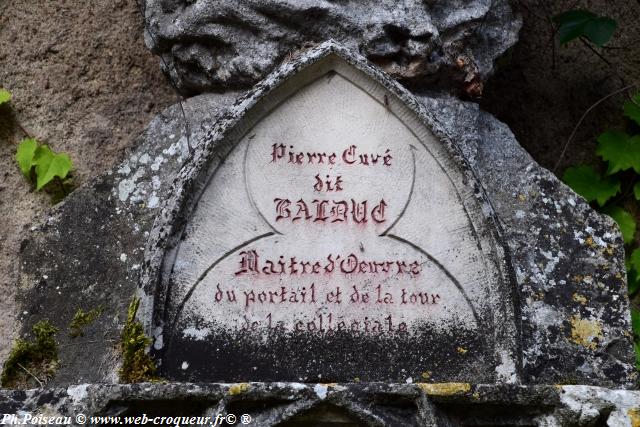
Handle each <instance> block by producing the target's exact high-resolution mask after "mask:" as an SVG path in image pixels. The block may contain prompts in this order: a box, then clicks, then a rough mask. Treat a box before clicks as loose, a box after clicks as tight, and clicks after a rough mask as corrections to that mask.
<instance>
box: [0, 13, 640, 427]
mask: <svg viewBox="0 0 640 427" xmlns="http://www.w3.org/2000/svg"><path fill="white" fill-rule="evenodd" d="M146 6H147V9H146V17H147V23H146V24H147V30H148V31H147V34H146V35H147V37H148V39H147V41H148V44H149V45H150V47H151V48H152V49H153V50H154V51H156V52H157V53H159V54H160V55H161V56H162V58H163V68H164V69H165V71H166V72H167V73H168V75H170V76H171V78H172V80H173V81H175V82H176V84H177V86H178V89H179V90H180V91H182V92H183V93H185V94H193V93H200V92H202V91H206V90H216V91H221V92H223V93H204V94H201V95H198V96H193V97H192V98H189V99H187V100H186V101H185V102H184V103H182V104H180V105H175V106H173V107H170V108H169V109H167V110H166V111H165V112H163V113H162V114H161V115H159V116H158V117H157V118H156V119H154V120H153V121H152V122H151V123H150V124H149V126H148V128H147V130H146V131H145V133H144V134H143V135H141V137H140V138H139V140H138V141H137V144H136V147H135V148H134V149H132V151H131V152H130V153H129V154H128V155H127V157H126V159H125V160H124V161H123V162H122V163H121V164H119V165H117V166H116V167H114V168H113V169H112V170H111V171H109V172H108V173H107V174H105V175H103V176H100V177H97V178H96V179H95V180H94V181H92V182H91V183H89V184H88V185H86V186H84V187H82V188H80V189H78V190H77V191H75V192H74V193H73V194H71V195H70V196H69V197H68V198H67V199H66V200H65V201H64V202H63V203H62V204H61V205H59V206H58V207H57V208H55V209H54V210H53V211H52V212H51V213H50V214H49V215H48V216H47V217H46V218H45V219H44V220H43V221H42V222H41V223H39V224H36V225H34V227H32V229H31V230H29V232H28V234H27V235H26V236H25V239H24V242H23V244H22V246H21V266H20V267H21V278H20V286H21V294H22V300H21V302H22V316H21V319H20V320H21V321H22V324H23V331H24V332H25V333H27V332H28V331H29V330H30V328H31V326H32V325H33V324H35V323H36V322H37V321H39V320H42V319H45V320H49V321H50V322H52V324H53V325H55V326H56V327H57V328H58V329H59V331H60V332H59V333H58V334H57V335H56V336H55V339H56V340H57V342H58V344H59V345H58V354H59V359H60V366H59V368H58V371H57V373H56V375H55V376H53V378H51V380H50V381H49V383H48V384H47V387H46V388H43V389H32V390H27V391H13V390H0V413H3V414H4V413H10V414H11V413H33V414H36V413H47V414H57V415H60V416H69V417H75V416H76V415H77V414H78V413H83V414H89V415H96V416H141V415H143V414H144V416H147V417H152V416H175V417H179V416H202V417H210V420H211V419H214V418H215V417H220V416H223V417H225V419H226V422H227V424H234V423H236V422H237V421H238V419H239V416H240V414H243V415H247V416H249V417H250V419H251V420H252V422H253V425H259V426H276V425H285V426H286V425H294V426H295V425H314V424H313V423H324V424H322V425H336V426H339V425H376V426H382V425H391V426H396V425H397V426H407V425H415V426H424V425H438V426H439V425H442V426H463V425H541V426H574V425H579V426H582V425H584V426H587V425H588V426H593V425H610V426H614V425H615V426H618V425H638V422H639V421H638V419H639V418H640V392H639V391H637V390H633V389H634V388H637V384H638V382H637V381H638V378H637V372H636V371H635V368H634V354H633V346H632V335H631V332H630V331H631V328H630V316H629V301H628V298H627V296H626V283H625V268H624V247H623V243H622V239H621V236H620V233H619V231H618V229H617V227H616V226H615V224H614V223H613V221H612V220H610V219H609V218H608V217H605V216H602V215H600V214H598V213H596V212H595V211H593V210H592V209H591V208H590V207H589V205H588V204H587V203H586V202H585V201H584V200H583V199H582V198H580V197H579V196H577V195H576V194H575V193H573V192H572V191H571V190H570V189H569V188H568V187H566V186H565V185H564V184H562V183H561V182H560V181H559V180H558V179H557V178H556V177H555V176H553V174H551V173H550V172H548V171H546V170H544V169H543V168H541V167H540V166H539V165H537V164H536V163H535V162H534V161H533V159H531V157H530V156H529V155H528V154H527V153H526V152H525V151H524V150H523V149H522V148H521V147H520V146H519V145H518V143H517V141H515V139H514V137H513V135H512V134H511V132H510V131H509V129H508V128H507V127H506V126H505V125H504V124H502V123H500V122H498V121H497V120H496V119H495V118H493V117H492V116H491V115H489V114H487V113H484V112H482V111H481V110H480V109H479V107H478V106H477V104H474V103H471V102H464V101H461V100H460V99H458V98H457V97H455V96H453V95H455V94H460V93H463V94H466V96H471V97H473V96H477V95H478V94H479V93H480V92H481V89H482V84H483V82H484V81H485V79H486V78H487V77H488V75H489V74H490V73H491V70H492V67H493V62H494V60H495V59H496V58H497V57H498V56H500V55H501V54H502V53H503V52H504V51H505V50H506V49H507V48H508V47H509V46H511V45H512V44H513V43H515V40H516V38H517V37H516V35H517V31H518V28H519V26H520V22H519V18H518V17H517V13H515V12H514V9H513V7H512V5H511V3H510V2H508V1H502V0H497V1H492V2H491V1H484V0H477V1H475V0H474V1H468V2H455V3H451V4H447V5H444V4H442V5H440V4H436V3H433V2H426V3H425V2H417V1H416V2H413V1H411V2H406V3H403V6H402V7H399V6H398V5H397V4H396V2H387V1H383V2H375V3H374V2H362V3H358V4H356V3H351V2H346V3H344V2H320V3H317V2H307V1H301V2H272V1H262V2H253V1H248V2H243V3H242V4H241V5H239V6H238V4H237V3H236V2H227V1H221V2H216V4H215V5H213V3H210V2H190V1H189V2H185V1H178V0H147V1H146ZM369 11H370V12H371V13H369ZM328 23H333V24H334V25H328ZM332 38H334V39H337V40H338V41H339V42H335V41H328V40H329V39H332ZM274 67H275V70H274ZM398 81H399V82H401V83H402V85H401V84H400V83H399V82H398ZM183 112H184V114H183ZM132 300H133V301H138V300H139V301H140V302H141V303H140V307H139V309H138V311H137V313H136V314H137V319H138V321H139V322H140V323H141V327H140V330H141V331H142V332H144V333H145V334H146V335H147V336H148V337H149V343H150V344H149V346H148V347H149V348H148V355H149V356H150V357H151V359H150V360H152V361H153V363H154V364H155V365H156V366H157V371H156V372H155V373H154V374H155V375H157V376H158V377H159V378H163V379H165V380H166V381H165V382H164V383H143V384H122V383H121V381H120V378H119V376H118V372H119V369H120V366H121V364H122V360H123V351H122V344H120V342H121V339H122V338H121V337H122V335H123V328H126V327H127V325H130V324H131V322H132V321H134V320H135V319H133V318H131V317H132V316H129V317H130V318H129V319H127V307H128V306H130V302H131V301H132ZM133 306H134V307H135V304H134V305H133ZM52 307H53V308H52ZM92 307H101V311H100V314H99V315H98V318H97V319H98V320H97V321H96V322H95V323H93V324H91V325H89V326H87V327H86V328H85V329H84V330H83V334H84V336H83V337H82V339H79V338H77V337H74V336H71V335H72V334H68V333H66V332H65V331H67V330H68V329H69V323H70V322H71V321H72V319H73V318H74V313H76V312H77V310H78V309H79V308H83V309H89V308H92ZM143 338H144V337H143ZM142 341H143V342H146V340H144V339H143V340H142ZM196 383H197V384H196ZM231 415H233V416H234V417H235V416H236V415H237V416H238V418H233V419H232V418H226V417H227V416H231ZM243 419H244V420H247V418H243ZM85 421H86V420H85ZM231 421H233V422H231ZM69 423H70V424H74V423H76V424H81V423H80V422H79V421H78V420H77V419H76V418H73V421H70V422H69ZM180 423H182V425H189V424H194V423H196V421H180ZM633 423H636V424H633Z"/></svg>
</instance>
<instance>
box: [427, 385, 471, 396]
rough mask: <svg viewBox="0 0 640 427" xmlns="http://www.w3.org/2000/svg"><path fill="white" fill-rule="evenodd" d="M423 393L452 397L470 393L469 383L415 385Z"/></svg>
mask: <svg viewBox="0 0 640 427" xmlns="http://www.w3.org/2000/svg"><path fill="white" fill-rule="evenodd" d="M417 384H418V387H420V388H421V389H422V390H423V391H424V392H425V393H427V394H428V395H431V396H452V395H454V394H463V393H468V392H469V391H471V384H469V383H435V384H429V383H417Z"/></svg>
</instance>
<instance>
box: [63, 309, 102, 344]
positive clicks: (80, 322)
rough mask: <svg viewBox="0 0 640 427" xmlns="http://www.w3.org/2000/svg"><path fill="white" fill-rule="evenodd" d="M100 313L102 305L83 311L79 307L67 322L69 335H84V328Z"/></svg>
mask: <svg viewBox="0 0 640 427" xmlns="http://www.w3.org/2000/svg"><path fill="white" fill-rule="evenodd" d="M101 314H102V307H98V308H94V309H93V310H89V311H86V312H85V311H84V310H83V309H81V308H79V309H78V311H76V314H75V315H74V316H73V319H72V320H71V323H70V324H69V336H70V337H71V338H77V337H81V336H83V335H84V328H85V327H87V326H89V325H90V324H92V323H93V322H94V321H95V320H96V319H97V318H98V317H100V315H101Z"/></svg>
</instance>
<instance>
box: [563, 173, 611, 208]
mask: <svg viewBox="0 0 640 427" xmlns="http://www.w3.org/2000/svg"><path fill="white" fill-rule="evenodd" d="M562 180H563V181H564V182H566V183H567V185H569V187H571V188H572V189H573V190H574V191H575V192H576V193H578V194H579V195H581V196H582V197H584V198H585V199H587V201H588V202H592V201H594V200H597V201H598V204H599V205H600V206H604V205H605V203H607V200H609V199H610V198H612V197H613V196H615V195H616V194H618V193H619V192H620V181H619V180H618V179H617V178H613V177H606V178H604V179H603V178H602V177H601V176H600V174H599V173H598V172H596V171H594V170H593V168H591V166H573V167H570V168H568V169H567V170H566V172H565V173H564V176H563V177H562Z"/></svg>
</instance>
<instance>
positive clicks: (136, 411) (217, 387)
mask: <svg viewBox="0 0 640 427" xmlns="http://www.w3.org/2000/svg"><path fill="white" fill-rule="evenodd" d="M4 414H8V416H11V415H14V416H16V419H17V420H18V421H23V420H24V419H25V417H27V416H29V417H34V418H35V419H40V420H42V419H43V418H38V417H50V419H53V420H54V421H55V420H56V419H59V420H60V421H62V424H64V425H72V426H77V425H100V424H109V423H111V424H125V423H127V420H128V421H129V422H128V423H129V424H133V423H134V420H135V419H136V417H139V418H138V421H139V422H138V424H141V423H142V422H143V420H145V419H146V420H147V423H148V424H152V423H155V424H159V423H160V422H161V419H160V417H172V422H171V423H170V422H168V420H167V419H166V418H165V424H164V425H169V424H170V425H181V426H190V425H194V426H195V425H215V424H213V422H214V420H215V418H216V416H217V417H218V421H220V419H221V418H223V419H225V420H228V421H232V420H235V422H229V424H230V425H243V424H241V421H242V418H241V417H242V415H245V416H246V415H248V416H249V417H250V419H251V420H252V422H251V424H250V425H258V426H261V427H263V426H264V427H269V426H305V425H317V424H316V423H321V422H324V423H325V424H324V425H335V426H341V425H345V426H347V425H348V426H385V427H394V426H402V427H404V426H416V427H418V426H441V427H458V426H460V427H462V426H469V425H512V426H515V425H536V426H542V427H588V426H594V425H601V426H609V427H622V426H630V427H635V426H637V425H638V422H639V421H640V391H630V390H612V389H606V388H601V387H591V386H563V387H555V386H517V385H503V386H496V385H482V384H480V385H471V384H465V383H441V384H381V383H369V384H354V383H351V384H308V383H307V384H302V383H276V384H274V383H268V384H265V383H236V384H189V383H167V384H134V385H98V384H81V385H76V386H72V387H68V388H55V389H48V390H28V391H10V390H0V416H6V415H4ZM229 416H231V418H227V417H229ZM78 417H80V418H78ZM83 417H86V418H83ZM91 417H103V418H100V420H102V422H99V421H97V420H96V419H93V420H92V418H91ZM156 417H158V418H156ZM176 417H178V418H177V419H176ZM191 417H201V418H200V420H197V419H192V418H191ZM205 417H209V419H208V420H207V421H206V423H205ZM234 417H235V418H234ZM0 419H2V418H0ZM47 419H49V418H47ZM11 420H12V419H11V418H7V419H6V421H7V422H10V421H11ZM29 420H30V421H31V422H33V421H34V420H33V419H29ZM78 420H80V421H81V422H79V421H78ZM107 420H108V421H107ZM245 420H246V418H245ZM92 421H93V422H92ZM218 425H221V424H218Z"/></svg>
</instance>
